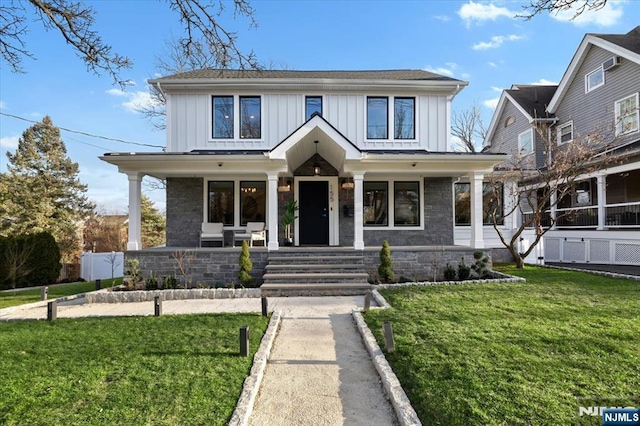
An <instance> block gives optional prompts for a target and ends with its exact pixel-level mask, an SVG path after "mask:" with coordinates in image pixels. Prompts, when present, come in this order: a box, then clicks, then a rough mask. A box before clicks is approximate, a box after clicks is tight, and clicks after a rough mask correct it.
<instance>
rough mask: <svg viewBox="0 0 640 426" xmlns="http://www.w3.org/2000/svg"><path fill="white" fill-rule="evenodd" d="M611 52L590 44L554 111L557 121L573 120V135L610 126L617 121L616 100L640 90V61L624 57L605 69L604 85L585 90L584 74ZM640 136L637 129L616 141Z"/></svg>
mask: <svg viewBox="0 0 640 426" xmlns="http://www.w3.org/2000/svg"><path fill="white" fill-rule="evenodd" d="M612 56H613V53H611V52H609V51H608V50H605V49H602V48H600V47H597V46H591V47H590V50H589V51H588V52H587V54H586V57H585V60H584V61H583V63H582V64H581V65H580V67H579V68H578V71H577V73H576V74H575V77H574V79H573V81H572V82H571V83H570V85H569V88H568V89H567V92H566V93H565V95H564V97H563V98H562V99H561V102H560V104H559V105H558V108H557V110H556V113H555V115H556V116H557V117H558V118H559V121H558V125H561V124H564V123H566V122H568V121H571V120H573V130H574V135H575V136H577V137H580V136H582V137H584V136H585V135H587V134H589V133H590V132H593V131H594V130H595V131H598V130H600V129H602V128H608V129H610V128H611V126H613V124H614V117H615V112H614V111H615V110H614V102H615V101H617V100H620V99H622V98H625V97H627V96H629V95H631V94H633V93H637V92H638V91H640V64H637V63H635V62H631V61H629V60H627V59H624V58H622V59H621V64H620V65H619V66H617V67H616V68H613V69H611V70H609V71H605V84H604V85H603V86H600V87H598V88H597V89H594V90H592V91H590V92H589V93H585V75H587V74H588V73H590V72H591V71H593V70H595V69H597V68H598V67H599V66H600V65H602V63H603V62H604V61H606V60H607V59H609V58H611V57H612ZM554 130H555V129H554ZM575 136H574V137H575ZM639 136H640V133H638V132H635V133H632V134H629V135H625V136H624V137H620V138H619V140H618V141H617V142H616V143H617V144H624V143H627V142H630V141H632V140H635V139H638V137H639Z"/></svg>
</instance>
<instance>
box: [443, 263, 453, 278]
mask: <svg viewBox="0 0 640 426" xmlns="http://www.w3.org/2000/svg"><path fill="white" fill-rule="evenodd" d="M444 279H445V281H455V279H456V270H455V269H453V266H451V264H450V263H447V266H446V267H445V268H444Z"/></svg>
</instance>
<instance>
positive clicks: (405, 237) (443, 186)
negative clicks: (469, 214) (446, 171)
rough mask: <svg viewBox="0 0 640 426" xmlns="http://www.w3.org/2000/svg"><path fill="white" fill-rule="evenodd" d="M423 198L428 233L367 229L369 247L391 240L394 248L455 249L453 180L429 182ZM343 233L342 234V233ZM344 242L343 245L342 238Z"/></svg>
mask: <svg viewBox="0 0 640 426" xmlns="http://www.w3.org/2000/svg"><path fill="white" fill-rule="evenodd" d="M423 197H424V212H423V217H422V218H421V220H422V221H423V222H424V230H419V231H416V230H402V229H397V228H396V229H375V228H372V227H366V226H365V228H364V245H365V247H366V246H381V245H382V242H383V241H384V240H387V241H388V242H389V244H390V245H391V246H442V245H446V246H448V245H452V244H453V185H452V184H451V178H425V179H424V194H423ZM389 208H391V206H389ZM341 225H342V222H341ZM351 226H352V227H353V225H351ZM340 232H341V233H342V229H340ZM340 240H341V241H342V237H341V238H340ZM352 244H353V239H352Z"/></svg>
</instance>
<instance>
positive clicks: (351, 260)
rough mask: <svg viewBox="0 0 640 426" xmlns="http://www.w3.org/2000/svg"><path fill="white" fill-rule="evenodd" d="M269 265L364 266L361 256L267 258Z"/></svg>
mask: <svg viewBox="0 0 640 426" xmlns="http://www.w3.org/2000/svg"><path fill="white" fill-rule="evenodd" d="M269 263H271V264H286V265H292V264H299V263H305V264H335V265H337V264H360V265H362V264H364V259H363V257H362V256H338V255H336V256H269Z"/></svg>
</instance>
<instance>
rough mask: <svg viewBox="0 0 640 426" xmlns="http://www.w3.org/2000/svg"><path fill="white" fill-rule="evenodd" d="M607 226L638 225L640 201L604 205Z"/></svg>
mask: <svg viewBox="0 0 640 426" xmlns="http://www.w3.org/2000/svg"><path fill="white" fill-rule="evenodd" d="M605 212H606V222H605V225H606V226H607V228H628V227H638V226H640V201H636V202H634V203H619V204H608V205H606V206H605Z"/></svg>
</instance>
